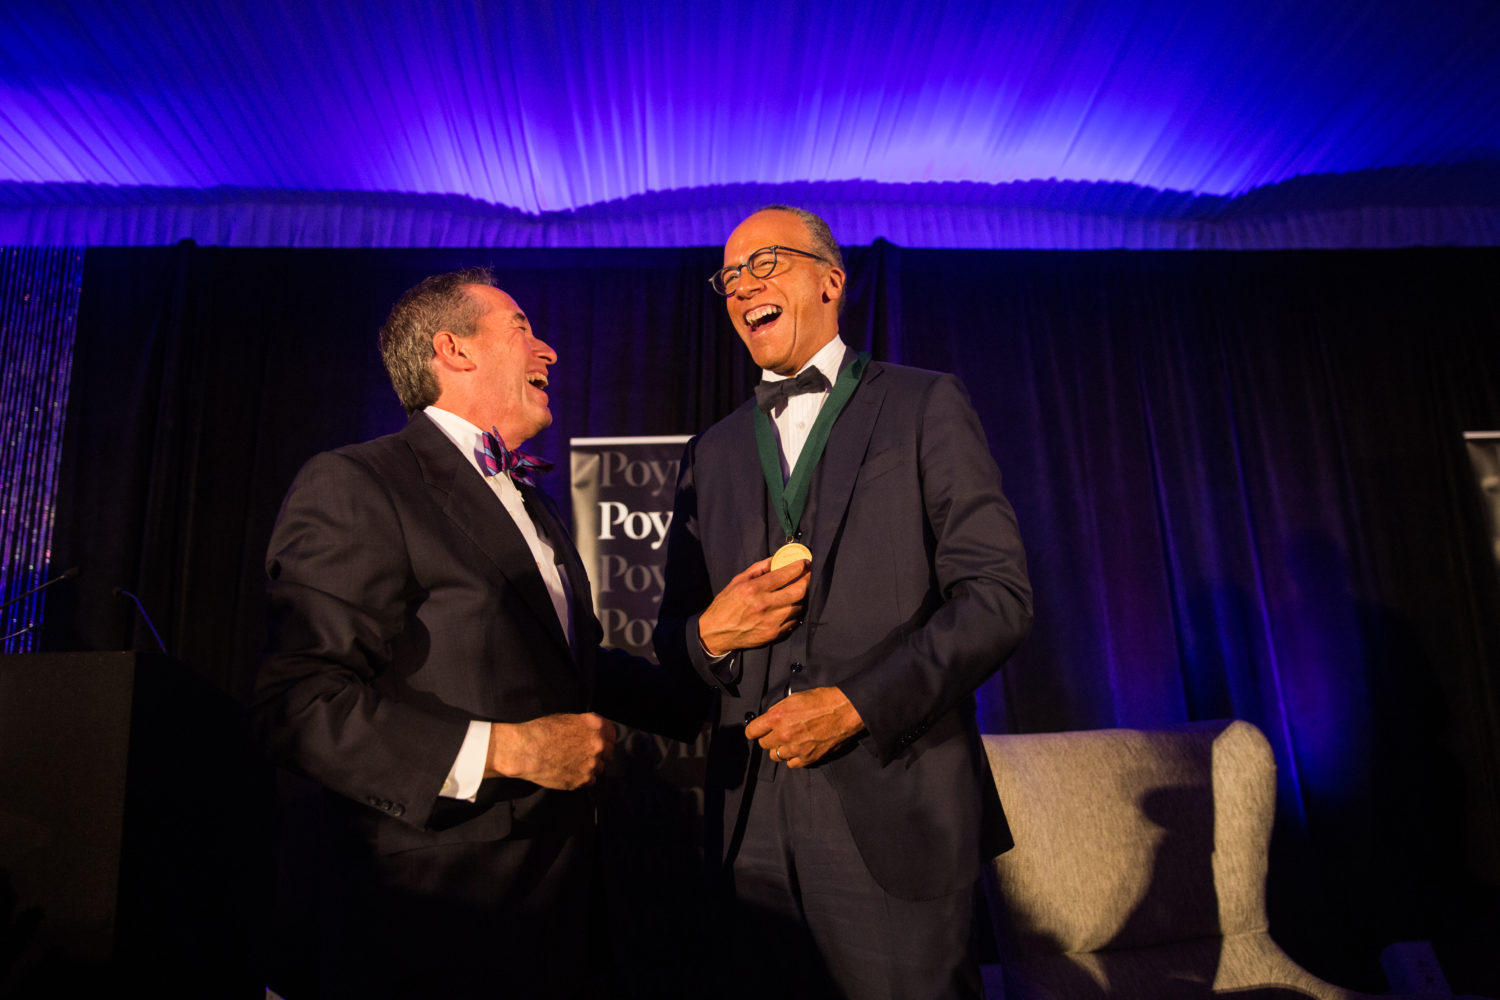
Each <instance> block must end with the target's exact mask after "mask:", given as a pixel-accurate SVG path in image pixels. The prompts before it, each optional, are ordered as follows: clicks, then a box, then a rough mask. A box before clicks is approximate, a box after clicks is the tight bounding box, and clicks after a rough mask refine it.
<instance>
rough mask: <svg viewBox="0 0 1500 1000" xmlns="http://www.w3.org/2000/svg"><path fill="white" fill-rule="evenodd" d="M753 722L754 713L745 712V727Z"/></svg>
mask: <svg viewBox="0 0 1500 1000" xmlns="http://www.w3.org/2000/svg"><path fill="white" fill-rule="evenodd" d="M754 721H755V713H754V712H746V713H745V725H747V726H748V725H750V723H752V722H754Z"/></svg>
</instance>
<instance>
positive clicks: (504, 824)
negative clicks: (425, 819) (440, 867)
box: [375, 800, 515, 855]
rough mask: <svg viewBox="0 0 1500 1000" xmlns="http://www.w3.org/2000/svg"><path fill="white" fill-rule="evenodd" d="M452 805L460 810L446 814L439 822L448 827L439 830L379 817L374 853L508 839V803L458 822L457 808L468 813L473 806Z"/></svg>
mask: <svg viewBox="0 0 1500 1000" xmlns="http://www.w3.org/2000/svg"><path fill="white" fill-rule="evenodd" d="M447 801H452V800H447ZM454 805H455V807H460V808H453V809H451V810H448V812H449V813H450V815H448V816H446V817H442V819H441V820H440V821H446V822H448V823H451V825H447V826H443V827H442V828H441V829H426V830H423V829H420V828H419V827H415V826H410V825H408V824H406V823H399V822H391V821H389V820H384V818H383V817H380V818H381V819H382V822H380V823H379V824H378V825H377V827H376V829H375V853H376V854H380V855H390V854H401V853H403V852H405V851H415V850H421V849H423V848H427V847H445V846H447V845H449V844H475V843H484V842H486V841H492V840H503V839H505V838H506V837H508V836H510V834H511V828H512V826H513V822H514V821H513V817H514V815H515V806H514V805H513V804H512V803H511V802H509V801H505V802H496V803H494V804H493V805H491V806H489V807H488V808H481V809H480V810H479V811H478V812H477V813H476V814H475V815H473V816H471V817H469V818H464V819H461V820H460V819H459V813H460V812H461V807H464V806H467V807H468V809H470V810H473V809H475V807H474V806H472V805H470V804H469V803H466V802H465V803H455V804H454ZM439 812H442V811H441V810H440V811H439Z"/></svg>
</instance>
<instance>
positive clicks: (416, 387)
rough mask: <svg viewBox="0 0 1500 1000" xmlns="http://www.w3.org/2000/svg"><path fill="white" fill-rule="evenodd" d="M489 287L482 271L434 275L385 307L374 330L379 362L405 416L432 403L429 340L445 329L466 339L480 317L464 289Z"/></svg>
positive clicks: (478, 303)
mask: <svg viewBox="0 0 1500 1000" xmlns="http://www.w3.org/2000/svg"><path fill="white" fill-rule="evenodd" d="M494 284H495V274H494V272H493V271H491V270H490V269H489V268H487V267H468V268H464V269H463V270H462V271H450V272H448V273H447V274H434V275H433V276H432V277H430V278H423V279H422V280H421V281H420V282H418V283H417V284H416V285H415V286H413V287H411V288H409V289H407V290H406V294H404V295H402V296H401V298H400V299H399V300H398V301H397V302H396V304H395V305H394V306H392V307H391V314H390V315H389V316H387V317H386V320H385V325H384V326H382V327H381V328H380V360H381V361H383V362H385V370H386V372H387V373H388V374H389V375H390V376H391V385H392V386H394V387H395V389H396V396H397V397H398V398H399V399H400V400H401V405H402V406H404V407H406V414H407V416H411V415H412V414H413V413H416V412H417V411H418V410H420V409H422V408H423V407H426V406H431V405H432V404H433V403H435V402H437V398H438V382H437V376H436V375H435V374H433V371H432V359H433V357H434V356H435V355H434V353H433V348H432V338H433V336H434V335H436V334H437V332H438V331H439V330H447V331H448V332H449V333H452V334H453V335H454V336H455V337H460V338H461V337H471V336H473V335H474V330H475V328H476V327H477V326H478V325H479V319H480V317H482V316H483V315H484V313H485V309H486V308H487V307H486V306H485V304H484V302H483V301H482V300H480V299H479V298H478V297H477V296H474V295H471V294H469V292H468V291H467V290H466V289H465V288H464V286H465V285H490V286H492V287H493V286H494Z"/></svg>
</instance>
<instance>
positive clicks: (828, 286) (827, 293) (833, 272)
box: [823, 267, 844, 302]
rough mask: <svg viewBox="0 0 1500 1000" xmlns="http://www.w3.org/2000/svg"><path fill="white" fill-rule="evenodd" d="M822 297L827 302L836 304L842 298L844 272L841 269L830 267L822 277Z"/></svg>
mask: <svg viewBox="0 0 1500 1000" xmlns="http://www.w3.org/2000/svg"><path fill="white" fill-rule="evenodd" d="M823 297H824V298H825V299H827V300H828V301H829V302H837V301H838V300H839V299H841V298H843V297H844V271H843V269H842V268H838V267H830V268H829V269H828V271H827V273H826V274H824V275H823Z"/></svg>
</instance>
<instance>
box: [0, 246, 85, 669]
mask: <svg viewBox="0 0 1500 1000" xmlns="http://www.w3.org/2000/svg"><path fill="white" fill-rule="evenodd" d="M82 278H83V251H82V250H81V249H78V248H76V247H51V248H35V247H28V248H17V247H3V248H0V359H3V360H4V372H5V374H4V376H3V378H0V600H3V601H5V602H6V603H7V604H8V606H7V607H6V608H5V611H4V614H3V616H0V635H4V636H10V638H8V639H6V640H5V642H4V645H3V646H0V652H6V653H20V652H27V651H29V650H31V649H33V648H35V647H36V644H37V639H38V633H37V632H36V631H34V630H32V628H31V627H32V626H33V625H36V624H39V623H40V622H41V620H42V608H43V604H44V602H45V598H46V594H45V593H40V594H35V595H32V596H30V597H25V598H22V597H21V595H22V594H24V593H26V592H27V591H29V590H31V589H32V588H34V587H37V586H38V585H40V584H41V583H42V582H43V581H44V580H45V579H46V577H47V573H48V569H49V566H50V565H51V543H52V515H53V509H54V504H55V499H56V498H55V495H54V494H55V492H56V486H57V469H58V461H59V457H60V455H61V443H62V432H63V417H64V415H65V413H66V412H67V406H68V384H69V379H70V376H71V371H72V365H73V334H74V328H75V324H76V322H77V318H78V296H79V290H80V287H81V282H82ZM18 598H19V599H18ZM12 633H19V634H16V635H12Z"/></svg>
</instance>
